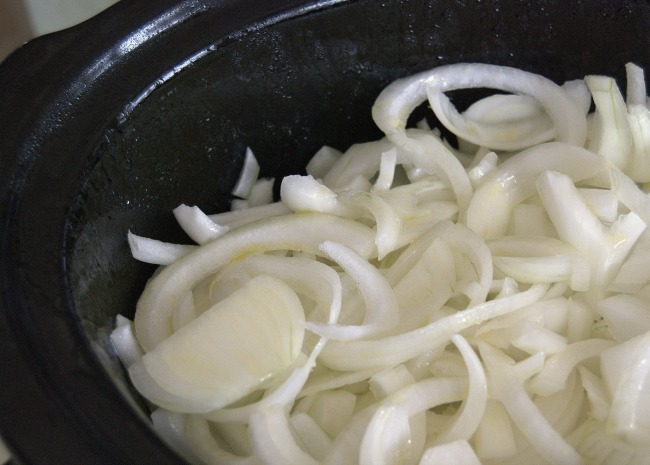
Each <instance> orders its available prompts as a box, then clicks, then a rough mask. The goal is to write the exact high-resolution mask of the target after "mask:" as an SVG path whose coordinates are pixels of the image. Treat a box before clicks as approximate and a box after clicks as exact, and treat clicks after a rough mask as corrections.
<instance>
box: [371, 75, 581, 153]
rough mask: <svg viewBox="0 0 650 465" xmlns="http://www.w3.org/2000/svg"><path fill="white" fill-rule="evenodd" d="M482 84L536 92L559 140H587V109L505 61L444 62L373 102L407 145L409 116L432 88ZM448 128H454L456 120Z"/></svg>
mask: <svg viewBox="0 0 650 465" xmlns="http://www.w3.org/2000/svg"><path fill="white" fill-rule="evenodd" d="M478 87H487V88H493V89H500V90H503V91H506V92H511V93H517V94H524V95H530V96H531V97H534V98H535V99H537V100H538V101H539V102H540V104H541V105H542V106H543V107H544V109H545V110H546V112H547V113H548V115H549V116H550V118H551V120H552V121H553V125H554V126H555V129H556V132H557V140H558V141H561V142H568V143H571V144H574V145H577V146H582V145H583V144H584V142H585V138H586V134H587V121H586V119H585V115H584V113H583V111H582V109H581V108H580V107H579V106H578V104H577V103H576V102H575V101H574V100H573V99H571V97H569V96H568V94H567V93H566V91H565V90H563V89H562V88H561V87H560V86H558V85H557V84H555V83H554V82H552V81H550V80H548V79H546V78H544V77H542V76H539V75H537V74H532V73H528V72H526V71H522V70H519V69H515V68H509V67H505V66H496V65H487V64H480V63H463V64H456V65H448V66H440V67H438V68H434V69H432V70H428V71H424V72H421V73H417V74H414V75H412V76H409V77H406V78H402V79H398V80H397V81H394V82H393V83H391V84H390V85H388V86H387V87H386V88H385V89H384V90H383V91H382V92H381V93H380V94H379V97H377V100H376V101H375V104H374V106H373V107H372V116H373V119H374V120H375V123H376V124H377V126H379V128H380V129H381V130H382V131H383V132H384V133H385V134H386V135H387V136H388V138H389V139H391V140H393V141H395V143H396V145H398V146H403V144H404V143H405V139H406V138H407V137H406V136H405V134H404V128H405V126H406V120H407V118H408V116H409V115H410V114H411V112H412V111H413V110H414V109H415V108H416V107H417V106H418V105H419V104H421V103H422V102H423V101H424V100H425V99H426V96H427V95H426V94H427V88H433V89H437V90H440V91H441V92H447V91H450V90H456V89H463V88H478ZM448 129H450V130H453V126H452V127H448ZM406 145H408V142H406Z"/></svg>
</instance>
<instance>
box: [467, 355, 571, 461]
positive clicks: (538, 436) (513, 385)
mask: <svg viewBox="0 0 650 465" xmlns="http://www.w3.org/2000/svg"><path fill="white" fill-rule="evenodd" d="M479 347H480V350H481V356H482V358H483V360H484V362H485V365H486V367H487V371H488V375H489V377H490V379H491V386H492V387H493V389H492V391H491V392H492V395H493V396H494V397H495V398H496V399H498V400H500V401H501V403H502V404H503V406H504V407H505V409H506V411H507V412H508V415H510V418H512V420H513V421H514V422H515V424H516V425H517V426H518V427H519V429H520V430H521V432H522V433H523V434H524V436H526V438H527V439H528V440H529V441H530V443H531V444H532V445H533V447H535V449H536V450H537V452H538V453H539V454H540V455H541V456H542V457H544V458H545V459H546V460H548V461H549V462H550V463H552V464H555V465H582V459H581V458H580V455H579V454H578V453H577V452H576V451H575V450H574V449H573V447H571V446H570V445H569V444H568V443H567V442H566V441H565V440H564V438H563V437H562V436H560V434H559V433H558V432H557V431H556V430H555V429H554V428H553V426H552V425H550V424H549V422H548V420H547V419H546V418H545V417H544V415H542V413H541V412H540V411H539V409H538V408H537V407H536V406H535V404H534V403H533V401H532V400H531V399H530V397H529V396H528V393H527V392H526V390H525V389H524V386H523V384H522V383H521V382H520V381H519V380H518V379H517V377H516V376H514V374H513V373H512V371H513V369H512V366H510V365H508V364H506V363H505V362H504V360H502V358H503V357H505V356H504V355H503V354H500V353H499V351H498V350H497V349H494V348H492V347H491V346H489V345H488V344H485V343H479Z"/></svg>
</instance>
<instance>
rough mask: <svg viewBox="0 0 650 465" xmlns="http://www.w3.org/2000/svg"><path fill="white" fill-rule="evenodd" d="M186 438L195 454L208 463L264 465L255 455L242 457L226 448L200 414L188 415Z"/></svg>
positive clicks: (216, 464)
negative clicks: (217, 439)
mask: <svg viewBox="0 0 650 465" xmlns="http://www.w3.org/2000/svg"><path fill="white" fill-rule="evenodd" d="M185 440H186V441H187V445H188V447H189V448H190V449H191V450H192V452H193V453H194V455H196V456H197V457H199V458H200V459H201V460H202V461H203V462H205V463H206V464H207V465H262V462H261V461H260V460H259V459H258V458H257V457H255V456H248V457H241V456H239V455H235V454H233V453H232V452H228V451H226V450H224V449H223V448H222V447H221V446H220V445H219V443H218V442H217V441H216V439H215V438H214V436H212V431H210V426H209V424H208V422H207V420H205V419H204V418H202V417H200V416H198V415H188V416H187V420H186V426H185Z"/></svg>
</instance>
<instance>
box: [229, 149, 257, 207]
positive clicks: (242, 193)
mask: <svg viewBox="0 0 650 465" xmlns="http://www.w3.org/2000/svg"><path fill="white" fill-rule="evenodd" d="M259 174H260V165H259V163H258V162H257V158H255V155H254V154H253V151H252V150H251V149H250V147H246V153H245V154H244V164H243V166H242V169H241V172H240V173H239V178H238V179H237V184H235V187H234V188H233V190H232V195H234V196H235V197H239V198H240V199H247V198H248V196H249V195H250V193H251V190H252V189H253V186H254V185H255V183H256V182H257V176H258V175H259Z"/></svg>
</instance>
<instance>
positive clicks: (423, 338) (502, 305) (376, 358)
mask: <svg viewBox="0 0 650 465" xmlns="http://www.w3.org/2000/svg"><path fill="white" fill-rule="evenodd" d="M546 289H547V286H545V285H543V284H536V285H533V286H531V288H530V289H528V290H527V291H524V292H520V293H518V294H515V295H512V296H508V297H503V298H501V299H496V300H490V301H487V302H485V303H482V304H480V305H476V306H475V307H471V308H468V309H467V310H463V311H460V312H457V313H454V314H452V315H450V316H447V317H443V318H441V319H439V320H437V321H435V322H433V323H430V324H428V325H426V326H423V327H421V328H418V329H416V330H413V331H409V332H406V333H402V334H399V335H396V336H389V337H386V338H383V339H377V340H372V341H345V342H344V341H330V342H329V344H328V345H327V347H325V349H324V350H323V353H322V354H321V360H322V361H323V363H324V364H325V365H327V366H329V367H330V368H332V369H335V370H342V371H350V370H364V369H368V368H373V367H377V366H382V365H383V366H395V365H398V364H400V363H403V362H405V361H407V360H409V359H411V358H413V357H415V356H417V355H418V354H420V353H423V352H426V351H428V350H432V349H435V348H437V347H440V346H442V345H446V344H447V343H448V342H449V340H450V339H451V337H452V336H453V335H454V334H456V333H459V332H460V331H462V330H464V329H466V328H469V327H470V326H473V325H475V324H479V323H481V322H483V321H486V320H489V319H491V318H494V317H497V316H499V315H505V314H506V313H510V312H513V311H515V310H518V309H520V308H522V307H525V306H526V305H529V304H531V303H533V302H536V301H537V300H539V299H540V298H541V297H542V295H544V292H545V291H546Z"/></svg>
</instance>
